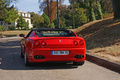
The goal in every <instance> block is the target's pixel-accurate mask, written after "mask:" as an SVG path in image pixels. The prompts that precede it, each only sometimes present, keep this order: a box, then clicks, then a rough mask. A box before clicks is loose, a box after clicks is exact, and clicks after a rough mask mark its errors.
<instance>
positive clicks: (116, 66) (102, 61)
mask: <svg viewBox="0 0 120 80" xmlns="http://www.w3.org/2000/svg"><path fill="white" fill-rule="evenodd" d="M86 60H88V61H90V62H93V63H95V64H98V65H100V66H103V67H105V68H108V69H110V70H113V71H116V72H118V73H120V63H117V62H114V61H111V60H108V59H106V58H102V57H99V56H96V55H93V54H90V53H86Z"/></svg>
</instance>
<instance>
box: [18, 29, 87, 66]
mask: <svg viewBox="0 0 120 80" xmlns="http://www.w3.org/2000/svg"><path fill="white" fill-rule="evenodd" d="M20 37H23V39H22V40H21V57H22V58H24V61H25V65H26V66H28V65H30V63H35V62H73V64H77V65H83V64H84V61H85V57H86V54H85V53H86V45H85V41H84V39H83V38H81V37H78V36H77V35H76V34H75V33H74V32H72V31H70V30H66V29H56V28H37V29H33V30H31V31H30V32H29V33H28V35H27V36H25V35H24V34H20Z"/></svg>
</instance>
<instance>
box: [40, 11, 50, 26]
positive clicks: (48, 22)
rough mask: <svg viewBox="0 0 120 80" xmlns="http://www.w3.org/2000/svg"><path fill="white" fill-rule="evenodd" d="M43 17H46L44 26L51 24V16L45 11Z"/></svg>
mask: <svg viewBox="0 0 120 80" xmlns="http://www.w3.org/2000/svg"><path fill="white" fill-rule="evenodd" d="M42 17H43V18H44V25H43V27H48V26H49V24H50V19H49V17H48V16H47V15H46V14H45V13H43V14H42Z"/></svg>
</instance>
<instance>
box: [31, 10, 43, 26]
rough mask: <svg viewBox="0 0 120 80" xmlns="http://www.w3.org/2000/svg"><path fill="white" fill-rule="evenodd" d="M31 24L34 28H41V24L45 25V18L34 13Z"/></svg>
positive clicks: (32, 13)
mask: <svg viewBox="0 0 120 80" xmlns="http://www.w3.org/2000/svg"><path fill="white" fill-rule="evenodd" d="M30 14H31V23H32V24H33V27H34V28H38V27H41V25H40V23H44V18H43V17H42V16H40V15H38V14H35V13H34V12H31V13H30Z"/></svg>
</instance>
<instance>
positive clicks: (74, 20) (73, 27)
mask: <svg viewBox="0 0 120 80" xmlns="http://www.w3.org/2000/svg"><path fill="white" fill-rule="evenodd" d="M73 3H74V2H73V1H72V13H73V29H75V18H74V6H73Z"/></svg>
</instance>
